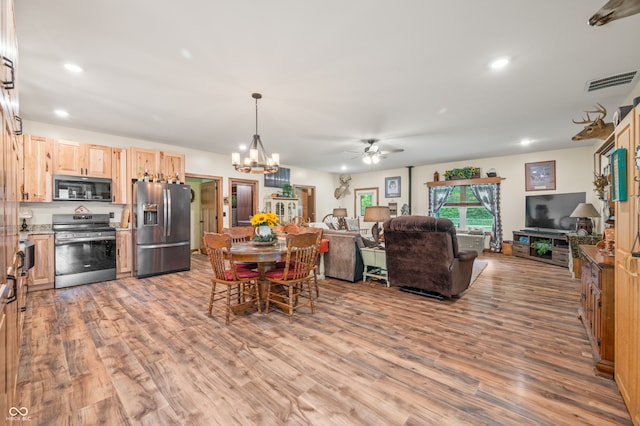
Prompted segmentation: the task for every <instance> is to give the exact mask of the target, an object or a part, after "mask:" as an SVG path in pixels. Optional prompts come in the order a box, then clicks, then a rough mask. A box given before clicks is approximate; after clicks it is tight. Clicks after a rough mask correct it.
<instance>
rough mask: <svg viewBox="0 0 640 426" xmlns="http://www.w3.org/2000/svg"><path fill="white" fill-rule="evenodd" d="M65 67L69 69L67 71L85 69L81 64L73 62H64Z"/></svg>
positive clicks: (81, 70)
mask: <svg viewBox="0 0 640 426" xmlns="http://www.w3.org/2000/svg"><path fill="white" fill-rule="evenodd" d="M64 67H65V68H66V69H67V71H71V72H75V73H81V72H83V71H84V70H83V69H82V67H81V66H80V65H76V64H71V63H69V64H64Z"/></svg>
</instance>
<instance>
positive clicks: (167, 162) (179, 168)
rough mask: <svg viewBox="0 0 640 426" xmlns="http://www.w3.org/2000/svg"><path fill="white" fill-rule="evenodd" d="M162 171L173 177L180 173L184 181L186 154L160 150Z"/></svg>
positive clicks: (181, 179) (168, 176)
mask: <svg viewBox="0 0 640 426" xmlns="http://www.w3.org/2000/svg"><path fill="white" fill-rule="evenodd" d="M160 172H161V173H163V174H164V175H165V176H166V177H167V178H172V179H175V178H176V177H177V176H176V175H178V176H179V177H180V181H181V182H183V183H184V154H171V153H168V152H160Z"/></svg>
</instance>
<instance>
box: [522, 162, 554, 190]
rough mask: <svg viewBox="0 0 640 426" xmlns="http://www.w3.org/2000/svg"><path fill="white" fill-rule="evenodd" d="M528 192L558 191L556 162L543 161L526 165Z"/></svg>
mask: <svg viewBox="0 0 640 426" xmlns="http://www.w3.org/2000/svg"><path fill="white" fill-rule="evenodd" d="M524 181H525V190H526V191H546V190H553V189H556V162H555V160H553V161H541V162H538V163H526V164H525V165H524Z"/></svg>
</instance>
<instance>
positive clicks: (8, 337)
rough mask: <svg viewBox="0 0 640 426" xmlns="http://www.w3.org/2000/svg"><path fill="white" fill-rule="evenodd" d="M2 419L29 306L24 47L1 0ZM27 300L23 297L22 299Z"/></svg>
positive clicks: (10, 400) (6, 0)
mask: <svg viewBox="0 0 640 426" xmlns="http://www.w3.org/2000/svg"><path fill="white" fill-rule="evenodd" d="M0 22H1V24H0V55H1V56H2V58H3V60H2V66H1V67H0V77H1V78H2V84H0V170H1V171H2V172H1V173H0V212H1V213H0V371H1V372H2V374H0V416H1V418H3V419H4V418H6V417H7V415H8V414H7V413H8V412H9V407H11V406H12V405H13V404H15V403H16V398H15V395H16V384H17V378H18V363H19V359H20V358H19V357H20V334H21V332H20V328H19V327H20V320H19V311H20V309H19V306H23V305H24V299H22V297H23V296H24V294H23V292H21V286H22V283H23V281H24V278H23V277H21V276H20V275H19V273H18V270H17V267H18V266H19V264H20V262H19V260H18V256H17V255H16V253H17V251H18V239H19V238H18V204H19V202H20V198H21V195H20V193H19V188H20V184H21V183H20V181H21V178H20V177H19V175H20V173H21V172H22V169H21V168H20V167H21V160H20V157H21V149H22V148H21V146H20V145H21V141H19V138H18V137H17V136H16V132H17V131H18V130H20V128H21V126H19V125H18V120H17V115H18V105H19V102H18V92H17V82H16V80H15V77H16V76H17V75H18V73H17V65H18V44H17V40H16V34H15V19H14V13H13V0H0ZM19 298H21V299H19Z"/></svg>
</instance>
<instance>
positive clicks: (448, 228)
mask: <svg viewBox="0 0 640 426" xmlns="http://www.w3.org/2000/svg"><path fill="white" fill-rule="evenodd" d="M383 226H384V241H385V250H386V256H387V271H388V274H389V282H390V283H391V284H392V285H394V286H400V287H403V290H407V291H411V292H416V293H420V294H425V295H427V296H434V297H440V298H442V297H451V296H454V295H457V294H459V293H461V292H463V291H464V290H466V289H467V288H468V287H469V284H470V281H471V272H472V269H473V260H474V259H475V258H476V257H477V256H478V253H477V252H476V251H475V250H464V251H459V250H458V240H457V239H456V229H455V226H454V225H453V222H451V221H450V220H449V219H437V218H435V217H430V216H399V217H395V218H391V219H388V220H387V221H385V222H384V225H383Z"/></svg>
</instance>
